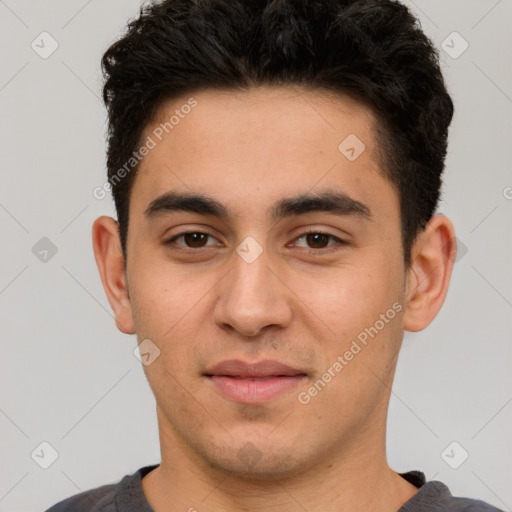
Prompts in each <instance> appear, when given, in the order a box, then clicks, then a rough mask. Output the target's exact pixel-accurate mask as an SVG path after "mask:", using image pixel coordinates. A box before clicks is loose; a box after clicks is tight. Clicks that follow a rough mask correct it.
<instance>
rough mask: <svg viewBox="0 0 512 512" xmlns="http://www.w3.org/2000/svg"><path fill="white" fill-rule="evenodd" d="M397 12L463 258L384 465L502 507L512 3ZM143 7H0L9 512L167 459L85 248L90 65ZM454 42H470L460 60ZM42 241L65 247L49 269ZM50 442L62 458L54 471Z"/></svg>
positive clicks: (511, 395)
mask: <svg viewBox="0 0 512 512" xmlns="http://www.w3.org/2000/svg"><path fill="white" fill-rule="evenodd" d="M407 4H408V5H410V6H411V8H412V9H413V10H414V12H416V13H417V14H418V16H419V18H420V20H421V22H422V26H423V28H424V30H425V31H426V32H427V34H428V35H429V36H430V37H431V38H432V39H433V41H434V42H435V44H436V45H437V46H438V47H439V50H440V54H441V59H442V64H443V68H444V70H445V73H446V77H447V80H448V85H449V89H450V92H451V94H452V95H453V99H454V102H455V106H456V114H455V119H454V122H453V125H452V129H451V133H450V137H451V138H450V146H449V156H448V160H447V171H446V176H445V187H444V200H443V202H442V203H441V205H440V209H439V210H440V211H441V212H443V213H445V214H447V215H448V216H449V217H450V218H451V219H452V220H453V222H454V224H455V228H456V231H457V236H458V238H459V246H460V247H461V249H460V254H459V259H458V261H457V263H456V265H455V269H454V275H453V279H452V283H451V288H450V290H449V293H448V297H447V300H446V303H445V305H444V308H443V309H442V311H441V313H440V314H439V315H438V317H437V318H436V319H435V321H434V322H433V323H432V325H431V326H430V327H429V328H428V329H427V330H426V331H423V332H421V333H415V334H411V333H407V334H406V338H405V341H404V346H403V351H402V353H401V356H400V362H399V366H398V370H397V375H396V381H395V384H394V388H393V394H392V399H391V406H390V417H389V430H388V441H389V445H388V453H389V460H390V463H391V465H392V467H393V468H394V469H396V470H399V471H406V470H410V469H420V470H422V471H424V472H425V473H426V475H427V478H428V479H437V480H441V481H443V482H445V483H446V484H447V485H449V487H450V488H451V490H452V492H453V494H456V495H466V496H470V497H479V498H481V499H484V500H486V501H488V502H490V503H493V504H495V505H496V506H498V507H500V508H502V509H505V510H512V509H511V507H512V486H511V485H510V483H511V481H512V456H511V455H512V437H511V435H510V433H511V432H512V428H511V427H512V385H511V384H512V377H511V375H512V371H511V370H512V357H511V356H512V348H511V347H512V344H511V339H512V336H511V335H512V323H511V316H512V315H511V312H512V272H511V271H510V262H511V261H512V237H511V236H510V234H511V233H512V215H511V212H512V199H511V198H512V188H510V187H512V173H511V166H510V164H511V160H512V155H511V151H512V150H511V147H512V144H511V140H512V139H511V135H512V133H511V132H512V129H511V123H510V120H511V111H512V68H511V66H510V62H511V56H512V51H511V48H512V45H511V43H512V35H511V34H512V31H511V30H510V26H511V21H512V2H511V0H500V1H497V0H478V1H477V0H472V1H468V0H457V1H455V0H451V1H446V0H435V1H434V0H428V1H426V0H422V1H420V0H416V1H415V2H414V3H413V2H411V1H407ZM139 5H140V2H139V1H136V0H108V1H105V0H103V1H99V0H89V1H85V0H66V1H64V0H49V1H44V2H43V1H35V0H33V1H28V0H5V1H2V0H0V40H1V55H2V61H1V62H2V66H1V67H0V109H1V120H2V122H1V128H0V129H1V132H0V141H1V142H0V143H1V148H2V151H1V155H2V162H1V168H2V175H1V176H2V178H1V179H2V181H1V183H2V186H1V189H0V225H1V229H2V253H1V254H2V264H1V266H0V312H1V319H0V328H1V343H2V345H1V346H2V350H1V355H0V361H1V363H0V364H1V368H0V389H1V396H0V443H1V452H2V456H1V463H0V511H1V512H6V511H9V512H20V511H38V510H39V511H40V510H45V509H46V508H47V507H49V506H50V505H52V504H54V503H56V502H57V501H60V500H62V499H64V498H65V497H67V496H70V495H72V494H75V493H78V492H80V491H82V490H86V489H89V488H91V487H96V486H99V485H103V484H106V483H114V482H118V481H119V480H120V479H121V478H122V477H123V476H124V475H125V474H129V473H130V474H131V473H133V472H134V471H135V470H136V469H138V468H139V467H141V466H144V465H149V464H155V463H158V462H159V461H160V458H159V442H158V434H157V423H156V414H155V401H154V398H153V395H152V393H151V390H150V388H149V385H148V384H147V382H146V380H145V377H144V373H143V371H142V366H141V363H140V362H139V361H138V360H137V359H136V358H135V357H134V355H133V350H134V348H135V347H136V344H137V341H136V337H135V335H133V336H126V335H123V334H121V333H120V332H118V331H117V329H116V327H115V324H114V321H113V316H112V313H111V310H110V307H109V305H108V302H107V299H106V296H105V294H104V291H103V288H102V286H101V282H100V278H99V274H98V271H97V268H96V264H95V261H94V257H93V252H92V244H91V225H92V222H93V221H94V219H95V218H96V217H98V216H99V215H102V214H107V215H111V216H114V217H115V213H114V208H113V203H112V202H111V200H110V197H107V198H106V199H103V200H97V199H95V198H94V197H93V195H92V190H93V189H94V187H97V186H101V185H102V184H103V183H104V181H105V158H104V152H105V141H104V134H105V129H106V116H105V111H104V109H103V106H102V103H101V101H100V85H101V75H100V67H99V62H100V58H101V55H102V54H103V52H104V51H105V50H106V48H107V47H108V45H109V44H110V43H111V42H113V40H114V39H115V38H116V37H117V36H118V35H119V34H120V32H121V30H122V29H123V27H124V25H125V23H126V21H127V19H128V18H130V17H133V16H135V15H136V14H137V12H138V7H139ZM43 31H47V32H49V33H50V34H51V36H52V37H53V38H54V39H55V40H56V41H57V42H58V45H59V46H58V49H57V50H56V51H55V52H54V53H53V54H52V55H50V56H49V57H48V58H46V59H43V58H41V57H40V55H39V54H38V53H36V52H35V51H34V50H33V49H32V47H31V43H32V41H34V40H35V41H36V43H38V44H39V46H40V47H42V46H43V44H44V48H45V50H46V51H47V50H48V49H49V48H51V46H50V40H49V39H45V42H44V43H41V37H39V34H40V33H41V32H43ZM454 31H456V32H458V33H459V34H460V36H462V38H464V40H465V41H467V43H468V44H469V47H468V48H467V50H466V51H464V52H463V53H462V54H461V55H459V56H457V58H454V57H453V56H454V55H456V54H458V53H460V51H461V50H462V49H463V45H464V42H463V40H462V39H460V37H459V36H457V35H453V34H452V33H453V32H454ZM45 37H47V36H45ZM443 41H444V43H443ZM449 53H451V54H452V56H450V55H449ZM507 187H509V188H507ZM43 237H47V238H48V239H49V240H51V242H52V243H53V244H54V245H55V246H56V248H57V253H56V254H54V255H52V253H51V251H50V252H49V253H48V255H47V256H46V261H41V260H40V258H43V257H44V253H40V254H38V251H41V250H43V249H44V247H45V244H48V242H47V241H43V242H40V239H41V238H43ZM38 243H39V244H40V245H36V244H38ZM41 244H42V245H41ZM34 246H36V249H34V250H33V247H34ZM34 252H35V253H36V254H34ZM43 441H46V442H48V443H49V444H50V445H51V446H52V447H53V448H54V449H55V450H56V451H57V452H58V458H57V459H56V460H55V462H53V464H51V465H50V466H49V467H48V469H43V468H42V467H40V464H44V463H45V461H46V463H48V462H49V459H48V457H50V456H51V451H50V450H49V449H48V448H46V449H45V447H44V446H43V447H42V448H41V446H40V443H41V442H43ZM454 441H455V442H457V443H458V444H457V445H452V446H450V447H449V448H448V449H447V450H445V449H446V448H447V447H448V446H449V445H450V443H452V442H454ZM41 450H43V451H41ZM463 450H465V451H467V452H468V453H469V457H468V458H467V460H465V461H464V462H463V463H462V464H461V461H462V460H463V457H464V453H465V452H464V451H463ZM34 451H35V453H36V454H37V453H39V458H38V457H37V455H34V457H32V455H31V454H33V452H34ZM41 454H44V455H41ZM442 454H444V455H442ZM447 461H448V462H450V464H452V465H458V466H459V467H458V468H457V469H453V468H452V467H450V466H449V464H448V463H447Z"/></svg>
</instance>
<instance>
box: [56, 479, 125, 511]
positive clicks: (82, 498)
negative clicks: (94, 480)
mask: <svg viewBox="0 0 512 512" xmlns="http://www.w3.org/2000/svg"><path fill="white" fill-rule="evenodd" d="M116 487H117V484H109V485H102V486H101V487H96V488H95V489H90V490H88V491H84V492H81V493H78V494H74V495H73V496H70V497H69V498H66V499H65V500H62V501H59V502H58V503H56V504H55V505H53V507H51V508H49V509H48V510H47V511H46V512H92V511H93V510H94V512H117V511H116V508H115V497H116V492H117V489H116Z"/></svg>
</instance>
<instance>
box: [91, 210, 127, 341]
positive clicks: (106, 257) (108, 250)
mask: <svg viewBox="0 0 512 512" xmlns="http://www.w3.org/2000/svg"><path fill="white" fill-rule="evenodd" d="M92 245H93V249H94V257H95V259H96V264H97V265H98V269H99V271H100V276H101V282H102V283H103V288H104V289H105V293H106V294H107V298H108V301H109V303H110V307H111V308H112V310H113V311H114V316H115V320H116V325H117V328H118V329H119V330H120V331H121V332H123V333H125V334H135V328H134V322H133V316H132V307H131V303H130V296H129V294H128V286H127V281H126V273H125V268H124V261H123V253H122V250H121V241H120V237H119V229H118V224H117V222H116V221H115V220H114V219H112V218H111V217H106V216H102V217H99V218H97V219H96V220H95V221H94V224H93V226H92Z"/></svg>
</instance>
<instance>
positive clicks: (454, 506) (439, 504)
mask: <svg viewBox="0 0 512 512" xmlns="http://www.w3.org/2000/svg"><path fill="white" fill-rule="evenodd" d="M426 511H428V512H503V510H501V509H499V508H496V507H494V506H493V505H490V504H489V503H486V502H485V501H481V500H477V499H473V498H463V497H457V496H452V494H451V492H450V490H449V489H448V487H447V486H446V485H445V484H444V483H442V482H439V481H437V480H431V481H430V482H427V483H425V484H424V485H422V486H421V487H420V488H419V490H418V492H417V493H416V494H415V495H414V496H413V497H412V498H411V499H410V500H409V501H408V502H407V503H406V504H405V505H404V506H403V507H402V508H401V509H400V511H399V512H426Z"/></svg>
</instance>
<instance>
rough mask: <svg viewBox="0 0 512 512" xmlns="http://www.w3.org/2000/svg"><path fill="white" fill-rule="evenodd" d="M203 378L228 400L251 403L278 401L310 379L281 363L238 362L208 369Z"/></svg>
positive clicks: (270, 361) (297, 370)
mask: <svg viewBox="0 0 512 512" xmlns="http://www.w3.org/2000/svg"><path fill="white" fill-rule="evenodd" d="M204 376H205V377H206V378H207V379H208V381H209V382H211V384H212V385H213V387H214V389H215V390H216V391H217V392H218V393H220V394H221V395H222V396H224V397H225V398H228V399H230V400H233V401H235V402H240V403H250V404H258V403H264V402H267V401H269V400H271V399H273V398H276V397H277V396H279V395H282V394H283V393H285V392H287V391H290V390H292V389H293V388H294V387H296V386H297V385H298V384H299V383H300V382H302V381H303V380H304V379H305V378H306V377H307V375H306V373H305V372H303V371H301V370H299V369H296V368H293V367H291V366H288V365H286V364H283V363H280V362H279V361H273V360H264V361H259V362H257V363H246V362H244V361H241V360H238V359H232V360H229V361H222V362H221V363H219V364H216V365H215V366H213V367H211V368H209V369H208V370H207V371H206V372H205V373H204Z"/></svg>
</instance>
